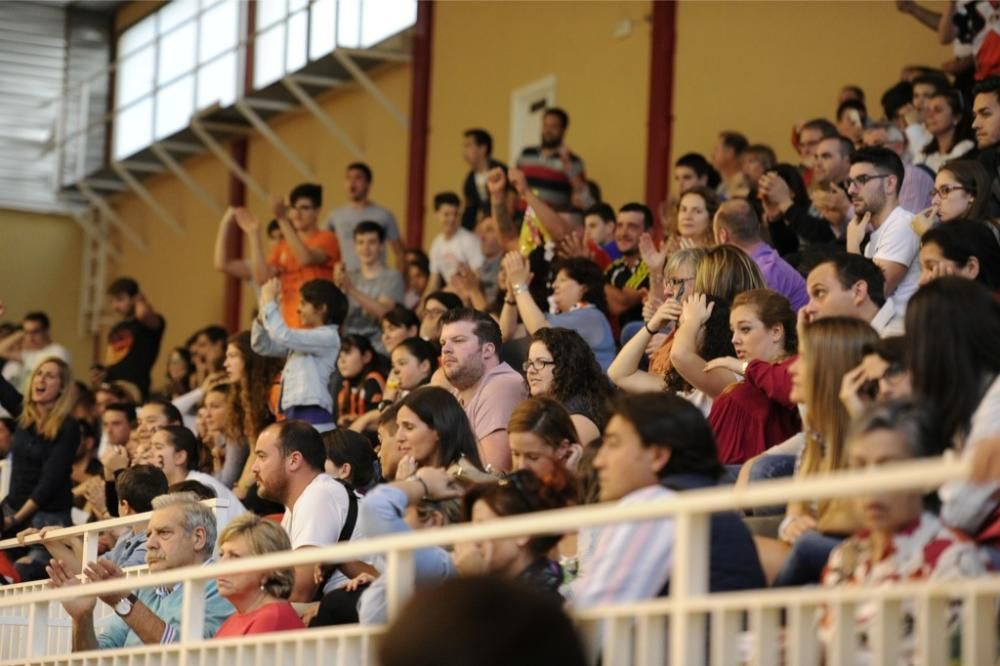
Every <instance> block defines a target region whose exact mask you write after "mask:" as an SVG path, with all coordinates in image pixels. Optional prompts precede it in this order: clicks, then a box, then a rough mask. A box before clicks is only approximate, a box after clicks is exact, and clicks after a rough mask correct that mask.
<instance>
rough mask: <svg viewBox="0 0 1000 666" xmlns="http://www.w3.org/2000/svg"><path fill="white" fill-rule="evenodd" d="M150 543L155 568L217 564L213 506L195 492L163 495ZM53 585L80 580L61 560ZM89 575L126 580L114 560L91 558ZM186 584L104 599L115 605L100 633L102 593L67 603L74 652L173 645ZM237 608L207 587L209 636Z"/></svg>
mask: <svg viewBox="0 0 1000 666" xmlns="http://www.w3.org/2000/svg"><path fill="white" fill-rule="evenodd" d="M146 533H147V541H146V548H147V552H146V563H147V564H148V565H149V570H150V571H151V572H157V571H167V570H170V569H179V568H181V567H186V566H193V565H196V564H208V563H210V562H212V560H213V557H212V553H213V551H214V549H215V540H216V524H215V515H214V514H213V513H212V510H211V509H209V508H208V507H206V506H204V505H203V504H201V503H199V502H198V500H197V497H195V496H194V494H192V493H174V494H170V495H161V496H160V497H157V498H156V499H155V500H153V515H152V516H151V517H150V519H149V526H148V528H147V531H146ZM47 571H48V573H49V576H50V578H51V579H52V582H51V585H52V587H68V586H71V585H76V584H78V583H79V581H78V580H77V579H76V578H75V577H74V576H73V575H72V574H71V573H70V572H69V569H68V568H67V567H66V565H65V564H64V563H63V562H61V561H59V560H52V561H51V562H50V563H49V566H48V567H47ZM84 574H85V575H86V576H87V578H88V579H90V581H92V582H98V581H102V580H110V579H113V578H121V577H123V576H124V573H122V570H121V569H120V568H119V567H118V566H117V565H115V564H114V563H112V562H110V561H108V560H98V561H96V562H91V563H90V564H89V565H88V566H87V567H86V568H85V569H84ZM183 587H184V586H183V585H181V584H180V583H177V584H175V585H170V586H165V587H158V588H145V589H141V590H139V591H138V592H136V593H135V594H128V595H126V594H121V593H115V594H109V595H106V596H102V597H100V599H101V601H103V602H104V603H106V604H108V605H109V606H111V607H112V608H113V609H114V610H115V613H116V614H117V617H115V618H112V620H111V622H110V623H109V624H107V625H106V626H105V627H104V629H103V631H102V632H101V633H100V634H97V633H96V632H95V630H94V607H95V606H96V604H97V597H88V596H81V597H79V598H76V599H68V600H66V601H63V607H64V608H65V609H66V612H67V613H68V614H69V616H70V617H71V618H73V650H74V651H85V650H95V649H99V648H113V647H134V646H138V645H156V644H160V643H172V642H175V641H177V640H178V638H179V636H180V624H181V613H182V610H181V609H182V607H183V604H184V591H183ZM233 612H234V609H233V606H232V605H231V604H230V603H229V602H228V601H226V600H225V599H224V598H222V597H220V596H219V592H218V589H217V588H216V585H215V581H214V580H213V581H209V582H208V583H207V584H206V585H205V616H204V617H205V620H204V622H205V624H204V635H205V638H211V637H212V636H214V635H215V632H216V631H217V630H218V628H219V626H220V625H221V624H222V623H223V622H224V621H225V620H226V618H228V617H229V616H230V615H232V614H233Z"/></svg>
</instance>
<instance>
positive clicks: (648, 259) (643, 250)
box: [639, 233, 667, 275]
mask: <svg viewBox="0 0 1000 666" xmlns="http://www.w3.org/2000/svg"><path fill="white" fill-rule="evenodd" d="M639 255H640V256H641V257H642V260H643V261H644V262H645V264H646V266H648V267H649V273H650V275H660V274H661V273H663V265H664V264H665V263H667V244H666V243H664V244H663V245H661V246H660V249H659V250H657V249H656V243H654V242H653V237H652V236H650V235H649V234H648V233H643V234H642V235H641V236H639Z"/></svg>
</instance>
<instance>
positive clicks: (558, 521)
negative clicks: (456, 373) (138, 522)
mask: <svg viewBox="0 0 1000 666" xmlns="http://www.w3.org/2000/svg"><path fill="white" fill-rule="evenodd" d="M967 475H968V465H967V463H966V462H965V461H963V460H958V459H954V458H952V459H948V458H938V459H931V460H921V461H916V462H906V463H901V464H898V465H891V466H885V467H882V468H879V469H876V470H862V471H848V472H836V473H833V474H827V475H817V476H812V477H809V478H808V479H807V480H804V481H803V480H799V479H778V480H772V481H763V482H760V483H754V484H752V485H750V486H748V487H746V488H743V489H740V490H734V489H733V488H732V487H715V488H705V489H699V490H690V491H685V492H684V493H681V494H678V495H676V496H674V497H671V498H669V499H664V500H657V501H652V502H646V503H641V504H631V505H628V506H620V505H618V504H617V503H604V504H598V505H592V506H581V507H574V508H569V509H559V510H556V511H542V512H538V513H533V514H526V515H520V516H512V517H507V518H502V519H498V520H494V521H489V522H485V523H476V524H462V525H449V526H447V527H442V528H438V529H433V530H420V531H416V532H407V533H405V534H391V535H386V536H381V537H376V538H371V539H362V540H359V541H349V542H342V543H336V544H333V545H330V546H324V547H322V548H306V549H300V550H296V551H292V552H281V553H273V554H270V555H262V556H259V557H253V558H240V559H239V561H231V562H217V563H215V564H212V565H211V566H208V567H205V566H200V565H196V566H190V567H184V568H181V569H172V570H170V571H161V572H157V573H151V574H149V575H148V576H144V577H143V578H142V579H141V580H140V581H138V582H139V583H141V585H142V587H155V586H161V585H170V584H174V583H178V582H195V581H207V580H210V579H214V578H217V577H218V576H224V575H226V574H232V573H242V572H245V571H247V570H255V569H262V570H266V569H284V568H289V567H297V566H303V565H307V564H318V563H324V562H349V561H353V560H357V559H362V558H364V557H366V556H371V555H377V554H380V553H386V552H388V553H392V552H412V551H414V550H419V549H421V548H429V547H434V546H449V545H452V544H455V543H463V542H470V541H487V540H491V539H503V538H510V537H516V536H531V535H536V534H551V533H564V532H572V531H576V530H578V529H580V528H582V527H591V526H595V525H605V524H610V523H621V522H634V521H646V520H655V519H660V518H665V517H676V518H680V517H686V516H691V515H699V514H700V515H702V516H707V515H709V514H711V513H714V512H717V511H727V510H732V509H734V508H735V507H751V506H769V505H773V504H777V503H784V502H794V501H808V500H813V499H817V498H842V497H851V496H856V495H859V494H861V493H866V492H872V491H873V490H876V489H877V490H879V491H882V492H898V491H905V490H913V489H923V488H931V487H937V486H940V485H942V484H944V483H946V482H948V481H957V480H961V479H963V478H965V477H966V476H967ZM136 582H137V581H134V580H133V581H122V580H108V581H102V582H100V583H90V584H88V585H87V592H88V593H89V594H93V595H104V594H108V593H112V592H124V591H127V590H130V589H132V588H133V587H134V586H135V585H136ZM79 592H80V589H79V588H74V589H53V590H46V591H45V592H41V593H39V594H38V595H37V596H34V597H33V598H32V601H35V602H43V601H61V600H63V599H71V598H73V597H75V596H78V594H79ZM16 603H18V602H16V601H10V600H5V599H0V608H5V607H7V606H12V605H16ZM21 603H23V601H22V602H21Z"/></svg>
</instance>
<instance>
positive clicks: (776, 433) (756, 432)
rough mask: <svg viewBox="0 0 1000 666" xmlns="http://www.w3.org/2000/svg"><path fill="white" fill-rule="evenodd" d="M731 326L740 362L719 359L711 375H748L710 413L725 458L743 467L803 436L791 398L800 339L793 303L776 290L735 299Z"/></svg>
mask: <svg viewBox="0 0 1000 666" xmlns="http://www.w3.org/2000/svg"><path fill="white" fill-rule="evenodd" d="M729 324H730V328H732V331H733V348H734V349H735V350H736V358H732V357H724V358H717V359H713V360H711V361H709V362H708V363H707V364H706V365H705V371H706V372H707V371H709V370H713V369H715V368H726V369H728V370H730V371H732V372H733V373H735V374H737V375H741V376H742V377H743V381H741V382H737V383H734V384H730V385H729V386H728V387H726V389H725V390H724V391H723V392H722V393H720V394H719V395H718V396H716V398H715V401H714V402H713V403H712V411H711V413H710V414H709V415H708V422H709V424H710V425H711V426H712V430H713V432H715V437H716V441H717V443H718V447H719V459H720V460H721V461H722V462H723V463H725V464H727V465H737V464H742V463H744V462H746V461H747V460H749V459H750V458H752V457H754V456H756V455H758V454H759V453H762V452H763V451H764V450H765V449H767V448H770V447H772V446H774V445H775V444H779V443H781V442H783V441H785V440H786V439H788V438H789V437H791V436H792V435H794V434H796V433H798V432H800V431H801V430H802V422H801V420H800V419H799V413H798V409H797V407H796V405H795V403H794V402H792V400H791V399H790V398H789V394H790V392H791V388H792V380H791V376H790V375H789V373H788V367H789V366H790V365H791V363H792V361H794V360H795V351H796V346H797V338H796V332H795V312H793V311H792V308H791V305H789V303H788V299H786V298H785V297H784V296H782V295H781V294H779V293H777V292H774V291H771V290H770V289H751V290H750V291H745V292H743V293H741V294H739V295H737V296H736V298H734V299H733V306H732V310H731V312H730V315H729Z"/></svg>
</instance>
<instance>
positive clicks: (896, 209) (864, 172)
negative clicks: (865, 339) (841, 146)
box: [847, 148, 920, 312]
mask: <svg viewBox="0 0 1000 666" xmlns="http://www.w3.org/2000/svg"><path fill="white" fill-rule="evenodd" d="M903 174H904V169H903V161H902V160H901V159H900V158H899V155H897V154H896V153H894V152H893V151H891V150H889V149H888V148H862V149H861V150H859V151H857V152H856V153H855V154H854V155H853V156H852V157H851V171H850V176H849V177H848V179H847V194H848V196H849V197H850V198H851V203H852V204H854V213H855V217H854V219H853V220H852V221H851V222H850V224H848V225H847V251H848V252H851V253H853V254H863V255H864V256H865V257H867V258H869V259H871V260H872V261H874V262H875V264H876V265H878V267H879V268H881V269H882V273H883V274H884V275H885V296H886V298H887V299H890V298H891V299H892V302H893V305H894V306H895V308H896V310H897V311H900V312H902V311H905V309H906V303H907V301H909V300H910V296H912V295H913V293H914V292H915V291H916V290H917V288H918V287H919V286H920V284H919V282H920V262H919V260H918V255H919V253H920V238H919V237H918V236H917V234H916V232H914V231H913V228H912V227H911V226H910V222H911V220H912V219H913V213H910V212H907V211H906V210H904V209H903V208H902V207H901V206H900V205H899V191H900V189H901V188H902V185H903ZM866 236H867V244H865V239H866Z"/></svg>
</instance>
